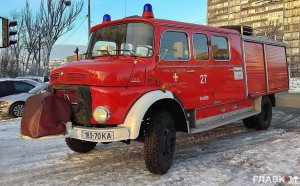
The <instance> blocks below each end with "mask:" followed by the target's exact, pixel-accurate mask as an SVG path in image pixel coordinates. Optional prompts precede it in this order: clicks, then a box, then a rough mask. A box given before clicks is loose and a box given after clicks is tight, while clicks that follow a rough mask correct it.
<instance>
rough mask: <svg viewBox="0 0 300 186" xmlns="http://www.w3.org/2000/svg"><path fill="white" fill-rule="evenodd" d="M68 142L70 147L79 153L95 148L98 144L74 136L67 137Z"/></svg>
mask: <svg viewBox="0 0 300 186" xmlns="http://www.w3.org/2000/svg"><path fill="white" fill-rule="evenodd" d="M66 142H67V145H68V147H69V148H70V149H71V150H73V151H75V152H79V153H86V152H89V151H91V150H93V149H94V148H95V146H96V144H97V142H90V141H83V140H79V139H74V138H66Z"/></svg>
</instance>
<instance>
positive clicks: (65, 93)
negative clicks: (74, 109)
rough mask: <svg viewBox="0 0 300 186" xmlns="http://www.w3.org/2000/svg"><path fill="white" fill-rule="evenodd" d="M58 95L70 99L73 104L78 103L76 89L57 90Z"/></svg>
mask: <svg viewBox="0 0 300 186" xmlns="http://www.w3.org/2000/svg"><path fill="white" fill-rule="evenodd" d="M56 95H57V96H59V97H63V98H64V99H68V100H69V101H70V102H71V103H72V104H77V103H78V95H77V90H76V89H57V90H56Z"/></svg>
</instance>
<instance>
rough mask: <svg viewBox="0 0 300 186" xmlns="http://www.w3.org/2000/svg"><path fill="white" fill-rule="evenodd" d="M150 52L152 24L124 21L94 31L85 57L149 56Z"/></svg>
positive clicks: (151, 47)
mask: <svg viewBox="0 0 300 186" xmlns="http://www.w3.org/2000/svg"><path fill="white" fill-rule="evenodd" d="M152 54H153V28H152V26H151V25H149V24H147V23H124V24H119V25H113V26H108V27H103V28H100V29H98V30H96V31H94V32H93V33H92V35H91V37H90V42H89V47H88V51H87V58H91V57H98V56H115V55H126V56H127V55H128V56H137V57H151V56H152Z"/></svg>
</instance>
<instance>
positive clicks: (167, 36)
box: [157, 27, 197, 109]
mask: <svg viewBox="0 0 300 186" xmlns="http://www.w3.org/2000/svg"><path fill="white" fill-rule="evenodd" d="M188 32H189V31H188V30H185V29H179V28H174V29H173V28H172V29H170V27H169V28H167V27H162V32H161V37H160V40H159V44H160V45H159V60H158V63H157V67H158V69H157V76H158V77H157V79H158V85H159V86H161V87H165V89H167V90H170V91H171V92H172V93H173V94H174V95H175V96H177V97H178V98H179V100H180V101H181V102H182V104H183V105H184V107H185V108H186V109H189V108H195V104H196V102H195V99H196V98H197V97H196V96H195V87H194V86H193V83H194V81H195V68H194V67H193V66H191V46H190V42H189V38H190V36H189V33H188Z"/></svg>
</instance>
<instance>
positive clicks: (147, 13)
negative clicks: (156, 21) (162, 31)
mask: <svg viewBox="0 0 300 186" xmlns="http://www.w3.org/2000/svg"><path fill="white" fill-rule="evenodd" d="M143 17H144V18H154V14H153V11H152V5H150V4H145V6H144V11H143Z"/></svg>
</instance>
